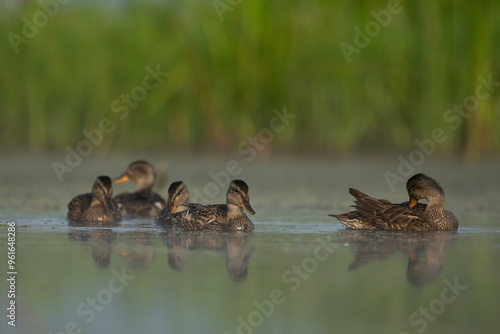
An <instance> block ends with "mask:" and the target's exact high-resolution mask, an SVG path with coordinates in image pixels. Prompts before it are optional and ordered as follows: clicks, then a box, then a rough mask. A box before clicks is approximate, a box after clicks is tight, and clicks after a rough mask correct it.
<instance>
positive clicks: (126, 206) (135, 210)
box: [113, 160, 167, 218]
mask: <svg viewBox="0 0 500 334" xmlns="http://www.w3.org/2000/svg"><path fill="white" fill-rule="evenodd" d="M127 181H135V182H137V186H136V188H135V191H134V192H133V193H122V194H119V195H117V196H116V197H115V200H116V202H117V203H118V206H119V208H120V210H121V213H122V215H123V216H125V217H127V218H154V217H156V215H158V213H159V212H160V211H161V210H163V209H164V208H165V206H166V205H167V203H166V202H165V200H164V199H163V198H162V197H161V196H160V195H158V194H157V193H155V192H153V186H154V183H155V181H156V173H155V170H154V168H153V166H151V164H149V163H148V162H146V161H142V160H141V161H134V162H132V163H131V164H130V165H129V166H128V168H127V170H126V171H125V173H123V175H122V176H120V177H118V178H116V179H115V180H113V183H121V182H127Z"/></svg>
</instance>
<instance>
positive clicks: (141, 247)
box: [68, 222, 155, 269]
mask: <svg viewBox="0 0 500 334" xmlns="http://www.w3.org/2000/svg"><path fill="white" fill-rule="evenodd" d="M69 225H70V227H71V230H70V232H69V233H68V237H69V239H70V240H71V241H74V242H77V243H82V244H83V245H84V246H86V245H87V244H88V245H90V253H91V255H92V259H93V260H94V263H95V265H96V266H97V268H103V269H105V268H109V266H110V264H111V258H112V255H113V253H114V254H118V255H119V256H121V257H123V258H124V259H125V261H126V263H127V265H128V266H129V267H130V268H133V269H146V268H149V266H151V264H152V263H153V260H154V257H155V251H154V247H153V243H154V239H153V234H152V233H150V232H137V231H132V232H121V233H118V232H116V231H114V230H113V229H111V228H109V227H116V226H119V224H118V223H114V225H113V226H110V223H109V222H107V223H105V224H102V223H99V222H70V224H69ZM131 239H132V240H131Z"/></svg>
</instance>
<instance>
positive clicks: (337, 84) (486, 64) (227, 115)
mask: <svg viewBox="0 0 500 334" xmlns="http://www.w3.org/2000/svg"><path fill="white" fill-rule="evenodd" d="M401 5H402V6H403V10H402V11H401V12H400V13H399V14H397V15H392V17H391V21H390V23H389V24H388V25H387V26H386V27H381V29H380V33H379V34H378V35H376V36H374V37H373V38H371V41H370V43H369V44H368V45H367V46H366V47H364V48H362V49H361V50H360V53H359V54H353V55H352V61H351V63H347V62H346V59H345V57H344V55H343V54H342V52H341V49H340V47H339V45H340V43H341V42H346V43H349V44H353V39H354V36H355V34H356V33H355V32H354V30H353V28H354V27H355V26H357V27H359V28H361V29H362V30H363V31H364V28H365V25H366V24H367V23H368V22H369V21H373V20H374V18H373V17H372V16H371V14H370V12H371V11H372V10H374V11H380V10H383V9H386V8H387V6H388V3H387V2H379V1H361V2H357V3H351V2H336V3H332V2H331V1H316V2H304V1H278V2H268V1H263V0H255V1H254V0H252V1H243V2H242V4H241V5H239V6H236V7H234V8H233V10H232V11H227V12H225V13H224V20H223V21H221V20H220V18H219V16H218V14H217V12H216V11H215V9H214V7H213V4H212V2H211V1H184V2H176V1H174V2H169V3H167V4H163V5H162V4H158V3H153V2H151V3H141V2H135V1H131V2H125V1H124V2H123V4H122V5H121V6H116V7H110V6H106V7H105V6H103V5H100V4H99V3H92V4H85V3H83V4H80V3H77V4H72V3H69V4H67V5H65V6H62V7H63V8H62V9H61V11H60V12H59V13H58V14H57V15H55V16H54V17H53V18H50V20H49V21H48V23H47V24H46V25H45V26H44V27H42V28H40V29H39V31H38V33H37V35H36V36H35V37H34V38H32V39H30V40H29V43H28V44H26V45H25V44H21V45H19V52H18V53H17V54H16V53H15V52H14V51H13V48H12V46H11V45H10V43H9V41H8V39H7V38H3V42H2V47H1V49H0V61H1V62H2V71H1V72H0V110H1V111H2V112H1V113H0V124H1V125H2V128H1V129H2V131H1V132H0V143H1V144H0V145H1V147H3V148H11V149H17V148H29V149H43V150H56V151H62V150H64V147H65V146H66V145H70V146H71V145H75V143H77V142H78V141H80V140H82V139H83V137H82V133H81V132H82V130H83V129H87V130H90V129H93V128H97V127H98V124H99V121H100V120H101V119H102V118H104V117H106V118H110V119H111V120H112V121H113V124H114V125H115V129H114V131H113V132H112V133H110V134H108V135H106V136H105V138H104V139H103V142H102V144H101V145H99V150H104V151H106V150H113V149H138V150H140V149H146V148H147V149H161V148H173V149H193V148H210V149H225V150H227V149H229V150H236V149H237V146H238V144H239V143H240V142H241V141H242V140H245V139H246V138H247V137H248V136H250V135H254V134H256V133H258V131H259V130H260V129H262V128H263V127H268V126H269V121H270V119H271V117H272V115H273V114H272V109H273V108H277V109H279V110H282V108H283V107H284V106H286V107H287V110H288V111H289V112H290V113H293V114H295V115H297V118H295V119H294V120H293V121H292V122H291V123H290V124H289V125H287V127H286V129H285V131H283V132H281V133H279V134H276V135H275V140H274V141H273V143H272V145H273V146H276V147H281V148H285V149H294V150H317V151H324V150H332V151H337V152H346V153H348V152H353V151H356V150H371V149H377V150H380V149H383V150H394V149H397V150H406V149H412V148H414V147H415V145H414V140H415V138H419V139H424V138H429V137H430V136H431V133H432V131H433V129H435V128H438V127H441V128H443V129H444V130H445V131H446V134H447V136H448V140H447V141H446V142H445V143H443V144H441V146H440V147H439V149H440V150H442V152H449V153H457V152H460V153H463V152H464V153H466V154H469V155H477V154H480V153H490V152H493V151H494V150H495V149H498V148H499V146H500V142H499V137H498V133H499V129H500V117H499V115H500V102H499V100H498V98H499V96H500V94H499V92H498V90H495V91H494V92H493V95H492V97H491V98H489V99H487V100H485V101H482V102H481V103H480V105H479V107H478V108H477V110H475V111H474V112H473V113H472V114H471V116H470V117H468V118H467V119H465V120H464V123H463V124H462V125H461V126H460V127H459V128H458V129H451V128H450V127H449V124H447V123H446V122H445V121H444V120H443V114H444V112H445V111H446V110H447V109H448V108H450V107H451V106H452V105H453V104H454V103H462V102H463V100H464V98H466V97H467V96H469V95H471V94H474V90H475V87H476V85H477V84H478V80H477V77H478V76H479V75H481V76H485V77H487V76H488V75H492V76H493V78H494V80H495V81H500V67H499V65H498V59H500V57H499V56H500V52H499V51H500V50H499V49H500V43H499V42H500V21H499V20H498V19H497V18H498V17H500V6H499V5H498V4H497V3H496V2H495V1H493V0H490V1H483V2H481V3H475V2H470V1H469V2H466V1H458V2H457V1H451V0H448V1H442V2H440V3H434V2H431V1H412V2H408V1H403V2H401ZM39 10H40V7H39V5H38V4H37V3H36V2H32V3H29V4H28V5H26V6H25V7H22V8H19V10H17V11H15V10H5V11H4V10H3V14H2V17H1V19H2V21H3V24H2V25H0V35H1V36H5V37H6V36H7V33H9V32H15V33H17V34H20V33H21V29H22V24H23V22H22V21H21V18H22V17H23V16H26V17H27V18H28V19H30V18H31V17H32V16H33V15H34V14H35V13H36V12H37V11H39ZM157 64H159V65H160V67H161V69H162V70H163V71H166V72H169V76H168V77H167V78H165V80H164V81H163V82H162V83H161V84H160V85H159V86H158V87H157V88H156V89H155V90H153V91H152V92H150V93H149V95H148V96H147V98H146V99H145V100H144V101H142V102H140V103H139V105H138V106H137V107H136V108H135V109H131V110H130V113H129V115H128V117H126V118H125V119H124V120H120V119H119V118H118V117H117V115H116V114H115V113H113V111H112V109H111V103H112V102H113V101H114V100H115V99H116V98H119V97H120V96H121V94H129V93H130V92H131V90H132V89H133V88H134V87H135V86H137V85H139V84H141V82H142V79H143V77H144V75H145V74H146V72H145V68H146V66H150V67H153V68H154V67H155V66H156V65H157Z"/></svg>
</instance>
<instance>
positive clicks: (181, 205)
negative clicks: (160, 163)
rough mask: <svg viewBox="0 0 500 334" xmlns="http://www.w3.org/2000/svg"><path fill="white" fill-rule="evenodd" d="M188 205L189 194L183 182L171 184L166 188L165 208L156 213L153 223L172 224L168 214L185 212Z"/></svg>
mask: <svg viewBox="0 0 500 334" xmlns="http://www.w3.org/2000/svg"><path fill="white" fill-rule="evenodd" d="M188 205H190V204H189V192H188V189H187V187H186V185H185V184H184V182H182V181H176V182H172V184H171V185H170V187H168V199H167V207H166V208H165V209H163V210H162V211H160V213H158V215H157V216H156V218H155V223H156V224H160V225H172V224H174V221H173V220H172V218H171V215H170V214H172V213H179V212H182V211H185V210H187V208H188ZM191 205H196V204H191Z"/></svg>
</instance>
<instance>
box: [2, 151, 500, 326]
mask: <svg viewBox="0 0 500 334" xmlns="http://www.w3.org/2000/svg"><path fill="white" fill-rule="evenodd" d="M146 157H147V156H146ZM56 158H57V157H56ZM134 158H136V157H114V156H111V157H109V158H108V159H104V158H103V157H96V158H94V159H90V158H89V159H88V161H84V163H82V165H81V166H79V167H78V168H75V170H74V171H73V172H72V173H71V174H67V175H65V180H64V181H63V182H62V183H59V182H58V181H57V178H56V177H55V175H54V172H53V171H52V170H51V167H50V162H51V161H52V159H53V158H47V157H39V158H37V159H34V158H33V157H13V158H12V159H7V161H6V162H5V163H4V164H3V165H2V167H1V170H0V180H1V183H2V185H1V186H0V197H1V199H2V200H1V203H0V208H1V212H0V219H1V220H2V223H3V224H5V223H6V222H7V221H15V222H16V239H17V240H16V269H17V272H18V274H17V276H16V302H17V304H16V305H17V309H16V316H17V318H16V327H15V328H13V327H11V326H9V325H8V324H7V320H8V319H7V318H6V317H5V316H3V320H2V321H0V332H1V333H54V334H55V333H64V332H67V333H72V332H74V333H139V332H145V333H304V332H309V333H325V332H341V333H421V332H425V333H443V332H446V333H450V332H453V333H470V332H473V331H474V332H481V333H497V332H498V330H499V329H500V320H499V319H498V309H499V307H500V301H499V300H500V289H499V288H500V286H499V283H498V277H499V275H500V260H499V259H500V233H499V232H500V227H499V222H500V209H499V206H498V205H497V201H498V199H499V198H500V186H499V185H500V182H499V181H500V180H499V175H498V163H497V162H495V161H489V162H488V161H485V162H481V163H479V164H476V165H464V164H462V163H459V162H457V161H451V160H446V161H442V160H441V161H440V160H429V161H426V163H425V164H424V165H423V166H422V168H419V169H418V171H419V172H425V173H427V174H429V175H431V176H433V177H435V178H436V179H438V180H439V181H440V182H441V184H442V185H443V187H444V188H445V190H446V192H447V208H448V209H449V210H451V211H453V212H454V213H455V214H456V215H457V217H458V218H459V220H460V228H459V230H458V231H457V232H437V233H436V232H434V233H392V232H373V231H367V232H362V231H348V230H345V229H344V228H343V227H342V225H341V224H340V223H339V222H338V221H336V220H335V219H333V218H331V217H328V216H327V214H328V213H337V212H344V211H346V210H349V205H351V204H352V199H351V198H350V196H349V194H348V192H347V189H348V187H356V188H359V189H360V190H363V191H365V192H367V193H369V194H372V195H375V196H379V197H384V198H387V199H389V200H392V201H396V202H399V201H403V200H406V196H407V195H406V192H405V190H404V184H399V185H397V186H396V191H394V192H392V191H391V189H390V188H389V186H388V185H387V183H386V181H385V179H384V176H383V175H384V172H385V171H386V170H397V164H398V161H397V159H394V158H393V157H387V158H384V159H371V158H353V159H347V160H344V161H339V160H337V159H324V158H321V159H320V158H303V159H292V158H271V157H261V158H258V159H257V160H255V161H253V162H250V163H247V162H245V161H240V165H241V167H242V171H241V172H240V173H239V174H238V175H237V177H238V178H242V179H244V180H246V181H247V183H248V184H249V186H250V201H251V203H252V206H253V207H254V209H255V210H256V211H257V214H256V215H255V216H252V220H253V221H254V223H255V231H254V232H253V233H214V232H172V231H167V230H164V229H162V228H159V227H156V226H154V225H153V224H152V221H150V220H129V221H124V222H122V223H120V224H118V225H117V226H114V227H103V226H88V225H87V226H69V225H68V223H67V222H66V221H65V219H64V216H65V213H66V208H65V206H66V204H67V203H68V202H69V200H70V199H71V197H73V196H75V195H77V194H79V193H83V192H87V191H88V190H89V189H90V187H91V185H92V182H93V179H94V178H95V176H97V175H99V174H109V175H110V176H112V177H113V176H117V175H119V174H120V173H121V172H122V171H123V169H124V168H125V166H126V165H127V164H128V163H129V162H130V161H131V160H132V159H134ZM141 158H142V156H141ZM147 158H149V159H150V160H151V161H154V162H155V163H156V162H159V161H160V159H159V158H158V156H151V157H147ZM165 160H167V161H169V165H170V169H169V172H168V178H169V182H171V181H175V180H181V179H182V180H184V181H185V182H186V184H187V185H188V187H189V188H190V191H191V193H193V189H199V190H200V192H202V193H203V187H204V186H205V184H206V183H207V182H210V181H213V180H212V178H211V176H210V175H211V174H209V173H210V172H211V171H212V172H215V173H219V172H220V171H221V170H223V169H224V168H225V166H226V163H227V161H228V159H227V158H225V157H212V158H211V157H205V156H202V157H191V156H178V157H175V158H173V157H168V159H165ZM212 175H213V174H212ZM219 175H222V174H221V173H219ZM162 177H163V176H162ZM214 182H215V181H214ZM167 186H168V182H163V184H162V186H160V187H159V188H158V191H159V192H160V193H161V194H163V195H165V193H166V187H167ZM130 188H131V185H127V184H125V185H117V186H116V188H115V193H118V192H121V191H125V190H130ZM224 193H225V190H221V191H220V193H218V194H217V195H216V196H215V197H214V198H213V200H212V202H213V203H216V202H222V201H223V200H224ZM6 238H7V235H6V227H2V237H1V239H0V249H1V252H2V254H6V253H7V240H6ZM2 258H3V259H4V261H5V264H4V265H3V268H4V271H5V272H7V271H8V269H7V263H6V260H5V259H6V255H2ZM7 290H8V286H7V285H6V284H5V281H4V282H3V283H2V285H1V294H0V300H1V304H2V305H7V303H8V300H7ZM3 312H4V314H6V310H5V308H4V311H3Z"/></svg>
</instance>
